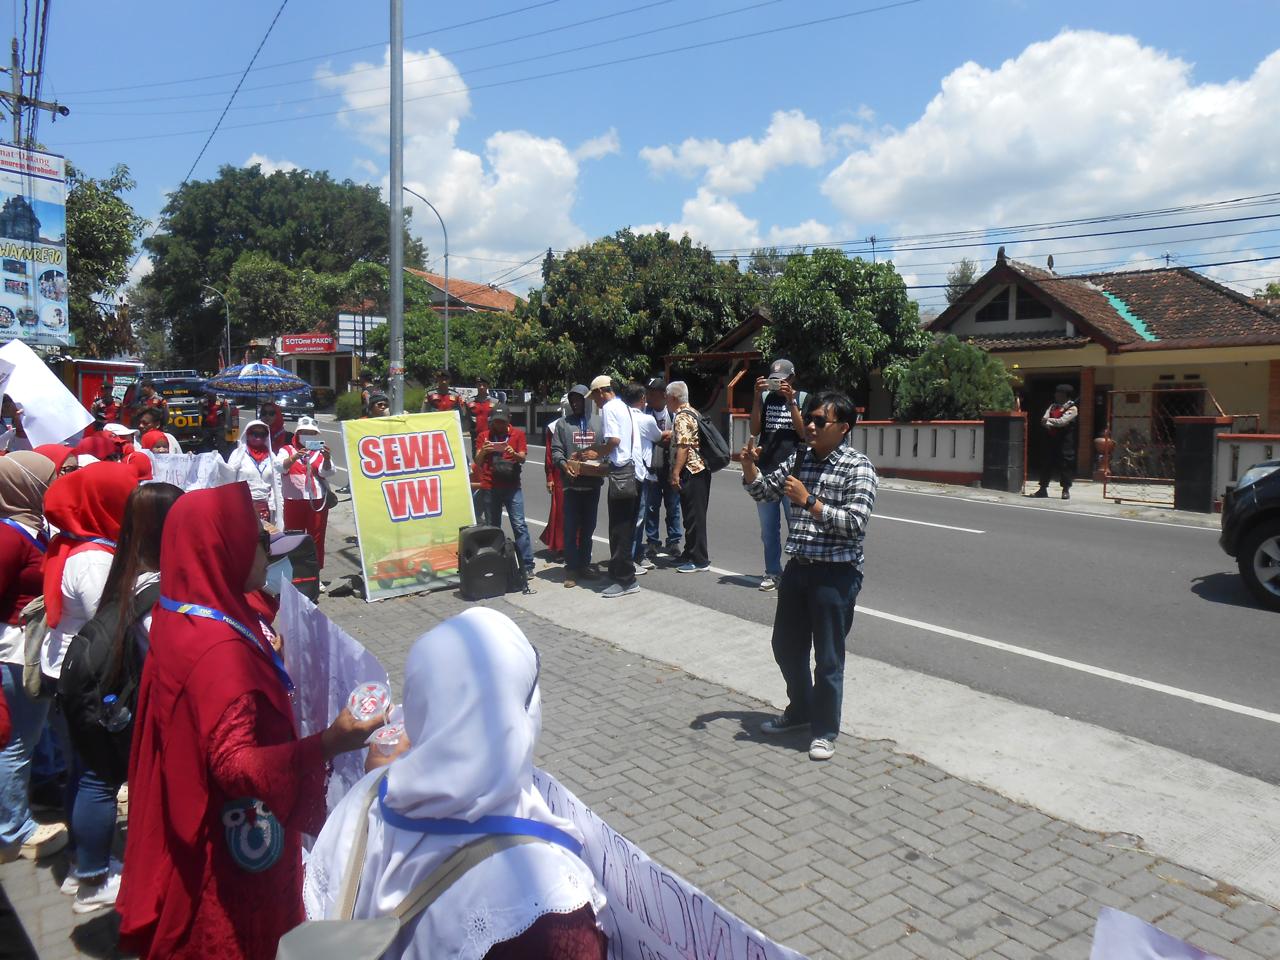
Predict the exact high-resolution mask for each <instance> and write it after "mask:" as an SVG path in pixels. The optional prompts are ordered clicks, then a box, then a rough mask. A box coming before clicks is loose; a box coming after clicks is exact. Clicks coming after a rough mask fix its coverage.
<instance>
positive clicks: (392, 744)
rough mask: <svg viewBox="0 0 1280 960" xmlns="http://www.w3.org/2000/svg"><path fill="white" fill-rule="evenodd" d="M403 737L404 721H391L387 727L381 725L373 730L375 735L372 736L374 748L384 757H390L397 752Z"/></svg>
mask: <svg viewBox="0 0 1280 960" xmlns="http://www.w3.org/2000/svg"><path fill="white" fill-rule="evenodd" d="M402 739H404V724H403V723H389V724H387V725H386V726H385V727H379V728H378V729H377V730H375V731H374V732H373V737H372V738H371V740H372V741H373V749H375V750H377V751H378V753H380V754H381V755H382V756H384V757H389V756H391V755H392V754H393V753H395V752H396V748H397V747H398V746H400V741H401V740H402Z"/></svg>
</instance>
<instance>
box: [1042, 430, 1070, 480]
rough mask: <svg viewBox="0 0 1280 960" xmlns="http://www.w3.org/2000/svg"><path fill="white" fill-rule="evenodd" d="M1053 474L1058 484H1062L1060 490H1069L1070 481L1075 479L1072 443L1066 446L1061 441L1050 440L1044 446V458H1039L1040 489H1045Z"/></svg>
mask: <svg viewBox="0 0 1280 960" xmlns="http://www.w3.org/2000/svg"><path fill="white" fill-rule="evenodd" d="M1055 474H1057V477H1058V482H1059V483H1060V484H1062V489H1063V490H1070V489H1071V481H1073V480H1074V479H1075V477H1076V448H1075V443H1074V442H1072V443H1071V444H1070V446H1068V445H1067V444H1064V443H1063V442H1062V441H1061V440H1058V439H1053V438H1051V439H1050V440H1049V441H1048V442H1047V443H1046V444H1045V449H1044V456H1043V457H1041V458H1040V489H1042V490H1044V489H1046V488H1047V487H1048V486H1049V481H1050V480H1052V479H1053V477H1054V475H1055Z"/></svg>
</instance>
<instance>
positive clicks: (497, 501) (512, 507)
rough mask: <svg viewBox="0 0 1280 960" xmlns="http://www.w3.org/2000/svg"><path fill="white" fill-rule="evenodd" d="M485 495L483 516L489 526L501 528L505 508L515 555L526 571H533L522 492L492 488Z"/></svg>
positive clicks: (531, 547)
mask: <svg viewBox="0 0 1280 960" xmlns="http://www.w3.org/2000/svg"><path fill="white" fill-rule="evenodd" d="M484 493H485V515H486V516H487V518H488V520H489V526H491V527H498V528H499V529H501V528H502V508H503V507H506V508H507V519H508V520H510V521H511V536H512V537H513V538H514V539H515V541H516V553H518V554H520V563H521V564H522V565H523V566H524V568H525V569H526V570H532V569H533V543H532V541H530V539H529V525H528V524H527V523H526V522H525V519H524V491H523V490H521V489H520V488H519V487H494V488H493V489H491V490H486V491H484Z"/></svg>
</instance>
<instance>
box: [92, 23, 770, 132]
mask: <svg viewBox="0 0 1280 960" xmlns="http://www.w3.org/2000/svg"><path fill="white" fill-rule="evenodd" d="M784 2H786V0H759V2H757V3H753V4H750V5H749V6H745V7H736V8H734V9H733V10H722V11H721V12H719V13H713V14H708V15H707V16H704V17H695V18H694V19H692V20H682V21H680V22H678V23H670V24H664V25H663V26H660V27H650V28H649V29H648V30H641V31H638V32H636V33H628V34H624V35H623V36H620V37H610V38H608V39H605V40H596V41H592V42H591V43H584V44H580V45H578V46H576V47H566V48H564V49H561V50H552V51H549V52H547V53H539V54H535V55H533V56H530V57H522V58H521V59H519V60H508V61H506V62H505V63H491V64H487V65H485V66H480V67H472V68H470V69H468V70H467V76H468V77H471V76H473V75H475V74H477V73H488V72H489V71H491V70H504V69H506V68H507V67H516V66H521V65H523V64H526V63H535V62H537V61H541V60H551V59H553V58H555V57H563V56H566V55H568V54H571V53H582V52H583V51H586V50H595V49H598V48H600V47H607V46H612V45H613V44H615V43H623V42H625V41H627V40H638V39H640V38H641V37H649V36H653V35H655V34H659V33H667V32H669V31H671V30H680V29H683V28H685V27H691V26H695V25H697V24H700V23H707V22H708V21H711V20H720V19H723V18H724V17H730V16H735V15H737V14H740V13H749V12H751V11H753V10H759V9H761V8H762V7H772V6H776V5H777V4H779V3H784ZM444 56H445V55H444V54H437V55H436V57H423V58H420V60H430V59H435V58H437V57H444ZM405 62H406V63H409V62H410V61H407V60H406V61H405ZM377 69H382V68H381V67H378V68H377ZM335 76H337V75H335ZM334 78H335V77H325V78H323V79H324V81H325V82H326V83H328V82H331V81H332V80H333V79H334ZM454 79H455V77H453V76H445V77H425V78H423V79H421V80H410V81H408V82H407V83H405V85H404V86H405V88H406V89H408V88H410V87H419V86H422V85H423V84H440V83H448V82H451V81H453V80H454ZM385 90H386V85H385V84H383V85H379V86H376V87H361V88H360V89H358V90H335V91H334V92H332V93H318V94H315V95H313V96H310V97H296V98H294V99H292V100H276V101H272V102H270V103H246V104H241V105H240V106H238V107H233V108H232V109H234V110H272V109H279V108H281V107H291V106H295V105H297V104H299V103H314V102H316V101H317V100H333V99H334V98H337V97H350V96H354V95H359V94H364V93H382V92H383V91H385ZM407 99H408V98H407ZM216 109H217V108H216V107H196V108H192V109H190V110H165V111H160V112H157V111H154V110H147V111H121V112H111V113H90V114H89V115H90V116H95V117H158V116H176V115H178V114H184V115H185V114H193V113H213V112H214V111H215V110H216Z"/></svg>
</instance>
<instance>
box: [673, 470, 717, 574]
mask: <svg viewBox="0 0 1280 960" xmlns="http://www.w3.org/2000/svg"><path fill="white" fill-rule="evenodd" d="M710 501H711V471H710V470H703V471H702V472H701V473H690V472H689V471H688V470H687V469H686V470H683V471H681V473H680V512H681V513H682V514H683V515H684V553H682V554H681V555H680V559H681V560H683V561H685V562H686V563H696V564H697V565H698V566H700V567H702V566H705V565H707V564H708V563H710V562H711V554H710V551H709V549H708V547H707V505H708V504H709V503H710Z"/></svg>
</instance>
